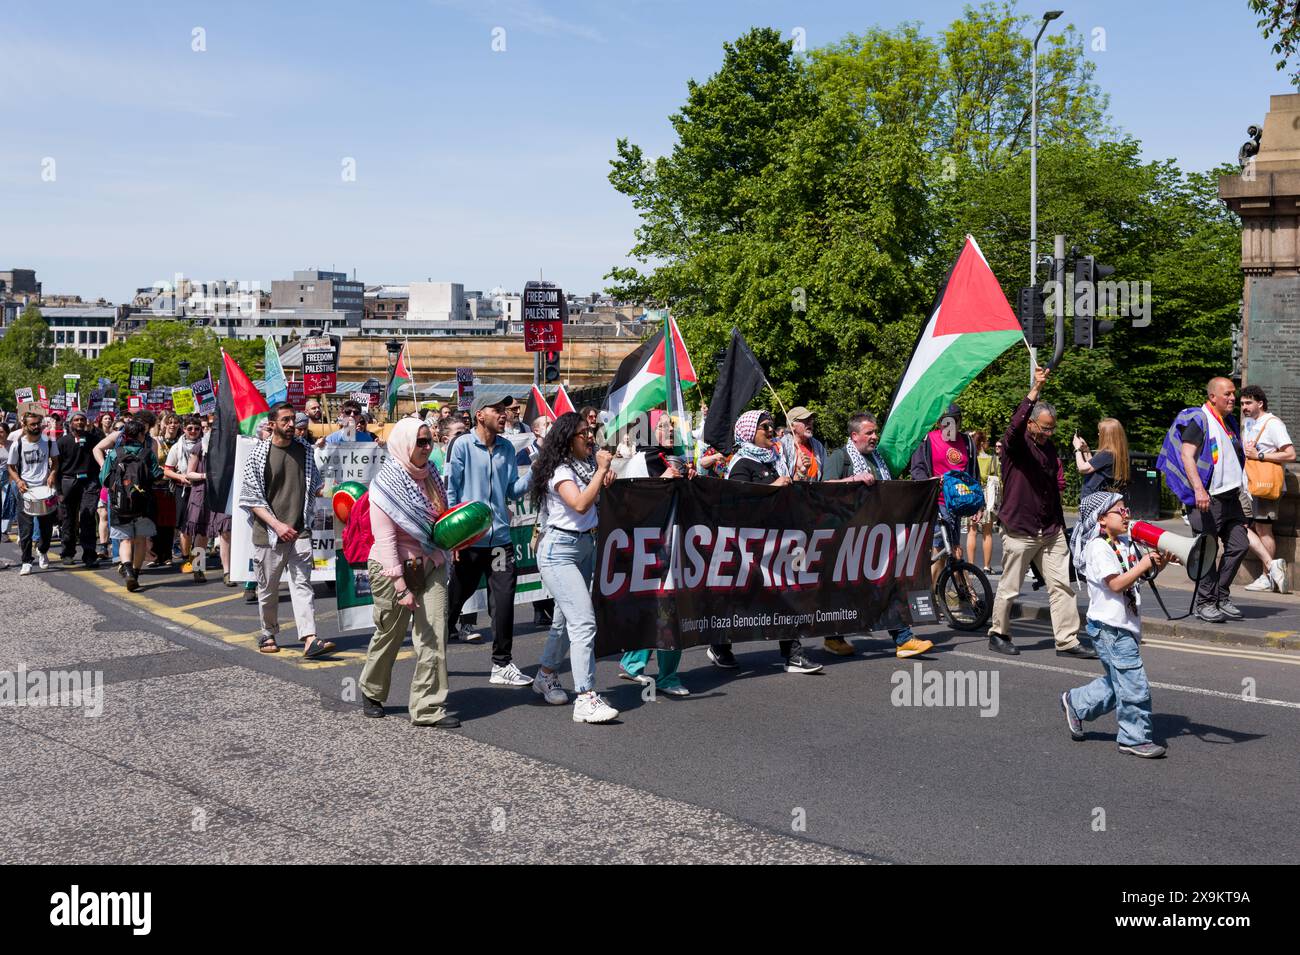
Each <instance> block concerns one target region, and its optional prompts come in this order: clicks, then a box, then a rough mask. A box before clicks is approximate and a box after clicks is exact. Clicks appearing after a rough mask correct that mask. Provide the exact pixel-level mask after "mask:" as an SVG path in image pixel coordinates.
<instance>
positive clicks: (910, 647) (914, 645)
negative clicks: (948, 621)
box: [894, 637, 934, 660]
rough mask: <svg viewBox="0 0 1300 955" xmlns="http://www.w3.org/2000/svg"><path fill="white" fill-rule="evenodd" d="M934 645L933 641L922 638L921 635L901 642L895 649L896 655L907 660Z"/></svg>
mask: <svg viewBox="0 0 1300 955" xmlns="http://www.w3.org/2000/svg"><path fill="white" fill-rule="evenodd" d="M933 647H934V644H933V643H932V642H931V641H929V640H922V639H921V638H920V637H913V638H912V639H911V640H907V641H905V642H903V643H900V644H899V645H898V646H897V647H896V648H895V649H894V656H896V657H898V659H900V660H906V659H907V658H908V657H914V656H918V655H919V654H922V653H925V652H926V651H927V650H930V649H933Z"/></svg>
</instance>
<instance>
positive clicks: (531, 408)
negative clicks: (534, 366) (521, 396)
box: [524, 385, 557, 428]
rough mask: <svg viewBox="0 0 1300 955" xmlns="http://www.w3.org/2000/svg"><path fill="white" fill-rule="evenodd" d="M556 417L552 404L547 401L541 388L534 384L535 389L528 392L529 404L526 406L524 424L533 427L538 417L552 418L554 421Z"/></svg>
mask: <svg viewBox="0 0 1300 955" xmlns="http://www.w3.org/2000/svg"><path fill="white" fill-rule="evenodd" d="M556 417H557V416H556V414H555V412H554V411H552V410H551V406H550V405H548V404H547V403H546V398H545V397H544V396H543V395H542V392H541V390H540V389H539V388H538V387H537V386H536V385H533V390H532V391H530V392H529V393H528V405H527V406H526V407H525V408H524V424H526V425H527V426H528V427H530V428H531V427H532V426H533V422H534V421H536V420H537V419H538V418H550V419H551V420H552V421H554V420H555V419H556Z"/></svg>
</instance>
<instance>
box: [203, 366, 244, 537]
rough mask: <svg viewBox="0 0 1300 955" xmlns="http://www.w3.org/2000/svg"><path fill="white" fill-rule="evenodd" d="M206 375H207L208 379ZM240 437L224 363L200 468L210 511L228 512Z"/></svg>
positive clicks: (232, 396) (233, 397)
mask: <svg viewBox="0 0 1300 955" xmlns="http://www.w3.org/2000/svg"><path fill="white" fill-rule="evenodd" d="M211 374H212V372H211V371H209V372H208V375H209V376H211ZM238 437H239V420H238V419H237V418H236V417H235V396H234V391H233V389H232V388H231V385H230V378H229V376H228V375H227V374H226V371H225V367H224V363H223V367H222V370H221V380H220V381H219V382H218V384H217V413H216V414H215V415H214V416H213V418H212V429H211V430H210V431H209V432H208V450H207V456H206V460H205V461H204V463H203V467H204V468H205V469H206V470H207V483H208V488H207V490H206V491H205V492H204V494H205V495H206V500H207V505H208V507H209V508H211V509H212V510H213V511H226V512H227V513H234V511H235V508H234V507H231V508H230V509H229V510H228V511H227V509H226V504H227V503H228V502H229V500H230V486H231V485H232V484H233V483H234V479H235V439H236V438H238Z"/></svg>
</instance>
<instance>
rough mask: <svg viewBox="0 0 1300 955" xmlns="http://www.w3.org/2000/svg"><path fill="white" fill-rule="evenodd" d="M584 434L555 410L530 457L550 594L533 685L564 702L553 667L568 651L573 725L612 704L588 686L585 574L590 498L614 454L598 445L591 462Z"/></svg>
mask: <svg viewBox="0 0 1300 955" xmlns="http://www.w3.org/2000/svg"><path fill="white" fill-rule="evenodd" d="M590 441H591V435H590V431H589V429H588V426H587V423H586V422H585V421H584V420H583V419H582V418H581V417H580V416H579V415H578V414H576V413H574V412H569V413H568V414H563V415H560V418H559V420H558V421H556V422H555V425H554V426H553V427H552V428H551V430H550V432H549V433H548V434H547V436H546V440H545V441H544V442H543V443H542V450H541V451H540V452H539V453H538V455H537V460H536V461H534V462H533V483H532V489H531V492H530V493H531V494H532V500H533V505H534V506H535V507H536V508H537V511H538V514H537V520H538V522H539V523H540V525H541V540H540V542H539V544H538V545H537V570H538V572H539V573H540V574H541V578H542V583H544V584H546V588H547V590H549V591H550V592H551V595H552V596H553V597H554V598H555V614H554V616H553V618H552V623H551V632H550V633H549V634H548V635H547V638H546V646H545V648H544V649H543V650H542V665H541V668H540V669H539V670H538V671H537V676H536V677H534V678H533V690H534V692H536V693H538V694H539V695H541V696H542V698H543V699H545V700H546V702H547V703H553V704H555V705H557V706H558V705H561V704H564V703H567V702H568V701H569V697H568V694H567V693H565V692H564V688H563V687H561V686H560V678H559V674H558V673H557V672H556V671H557V670H558V669H559V667H560V664H561V663H563V662H564V654H565V651H566V650H567V651H568V653H569V656H570V658H571V662H572V665H573V688H574V690H576V691H577V694H578V698H577V699H576V700H575V701H574V703H573V721H574V722H575V723H608V722H609V721H610V720H612V719H614V718H615V717H616V716H618V710H616V709H614V708H613V707H612V706H610V705H609V704H608V703H606V702H605V701H604V700H603V699H602V698H601V696H600V695H599V694H598V693H597V692H596V691H595V689H594V688H593V687H594V684H595V682H596V657H595V644H596V612H595V610H594V609H593V608H592V605H591V575H592V571H593V569H594V567H595V559H596V497H597V495H599V494H600V489H601V487H602V486H603V485H604V484H605V483H606V477H607V475H608V474H609V473H610V472H609V463H610V461H611V460H613V456H612V455H611V454H610V453H609V452H608V451H606V450H604V449H603V448H602V449H601V450H599V451H597V452H596V465H595V467H592V465H591V462H590V459H589V455H590V448H591V445H590Z"/></svg>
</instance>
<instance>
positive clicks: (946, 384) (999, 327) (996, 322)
mask: <svg viewBox="0 0 1300 955" xmlns="http://www.w3.org/2000/svg"><path fill="white" fill-rule="evenodd" d="M1018 341H1024V330H1023V329H1022V328H1021V327H1020V321H1019V319H1017V318H1016V316H1015V313H1014V312H1013V311H1012V310H1011V306H1010V304H1009V303H1008V302H1007V297H1006V296H1005V295H1004V294H1002V286H1001V285H999V284H998V280H997V277H996V276H994V274H993V270H992V269H990V268H989V264H988V262H987V261H985V259H984V253H983V252H981V251H980V247H979V246H978V245H976V243H975V240H974V239H973V238H971V237H970V236H966V246H965V248H963V249H962V251H961V255H959V256H958V257H957V261H956V263H955V264H954V265H953V267H952V269H951V270H950V271H949V272H948V277H947V278H946V279H945V280H944V283H943V286H942V288H940V289H939V296H938V298H937V299H936V301H935V303H934V308H932V309H931V310H930V318H929V319H928V320H927V321H926V323H925V326H924V327H923V328H922V329H921V335H920V337H919V338H918V339H917V341H916V348H915V349H913V351H912V358H911V361H909V362H908V364H907V370H906V371H904V372H903V378H902V380H901V381H900V382H899V383H898V387H897V388H895V389H894V395H893V397H892V398H891V399H890V408H889V419H888V420H887V421H886V422H885V430H884V432H883V433H882V434H881V436H880V452H881V454H883V455H884V456H885V460H886V461H888V462H889V467H890V469H891V470H892V471H893V472H894V473H895V474H902V473H903V472H904V471H905V470H906V469H907V464H908V460H909V459H910V458H911V456H912V452H913V451H915V450H916V447H917V445H919V444H920V443H921V440H922V439H923V438H924V437H925V434H926V432H927V431H929V430H930V429H931V428H933V427H934V425H935V422H936V421H938V420H939V417H940V415H942V414H943V412H944V410H945V409H946V408H947V407H948V405H949V404H951V403H952V402H953V401H954V400H955V399H956V398H957V396H958V395H960V394H961V393H962V391H963V390H964V389H965V388H966V386H967V385H968V384H970V383H971V382H972V381H973V380H974V379H975V377H976V376H977V375H979V373H980V372H982V371H983V370H984V369H985V368H987V367H988V366H989V365H990V364H991V363H992V362H993V360H994V359H995V358H997V357H998V356H999V355H1001V354H1002V353H1003V352H1004V351H1006V350H1007V349H1008V348H1010V347H1011V346H1012V345H1014V344H1015V343H1016V342H1018ZM710 410H712V409H710Z"/></svg>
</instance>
